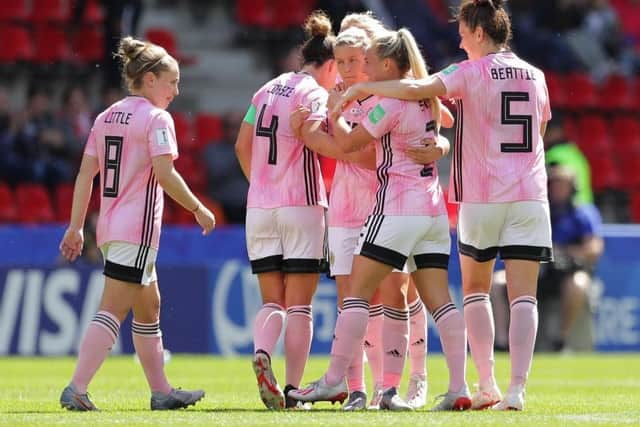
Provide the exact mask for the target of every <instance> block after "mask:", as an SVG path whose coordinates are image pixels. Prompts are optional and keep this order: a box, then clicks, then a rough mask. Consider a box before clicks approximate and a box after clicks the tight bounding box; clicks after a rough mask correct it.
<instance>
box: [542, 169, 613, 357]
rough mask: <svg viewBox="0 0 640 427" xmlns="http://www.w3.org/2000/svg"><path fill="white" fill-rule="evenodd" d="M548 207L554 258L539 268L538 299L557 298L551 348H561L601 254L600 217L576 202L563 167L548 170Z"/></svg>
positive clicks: (571, 173) (571, 182) (569, 174)
mask: <svg viewBox="0 0 640 427" xmlns="http://www.w3.org/2000/svg"><path fill="white" fill-rule="evenodd" d="M548 177H549V178H548V180H549V207H550V210H551V230H552V239H553V255H554V260H553V262H550V263H548V264H546V265H545V266H544V267H543V269H542V270H541V271H540V278H539V282H538V298H539V299H543V300H544V299H548V298H557V297H560V298H561V301H562V326H561V329H560V331H558V332H559V334H558V336H557V337H555V338H554V339H553V343H552V345H553V349H554V350H557V351H560V350H563V349H564V346H565V343H566V341H567V338H568V336H569V333H570V331H571V328H572V326H573V324H574V322H575V320H576V318H577V317H578V315H579V314H580V311H581V310H583V309H584V307H585V306H586V304H587V303H588V295H589V287H590V284H591V276H592V274H593V270H594V268H595V265H596V263H597V261H598V259H599V258H600V255H602V251H603V249H604V243H603V240H602V238H601V237H600V230H599V228H600V225H601V223H602V219H601V218H600V214H599V212H598V209H597V208H596V207H595V206H594V205H591V204H583V205H576V204H575V203H574V201H573V196H574V194H575V191H576V174H575V172H574V171H573V170H571V169H570V168H568V167H567V166H563V165H558V164H555V165H554V164H552V165H549V169H548Z"/></svg>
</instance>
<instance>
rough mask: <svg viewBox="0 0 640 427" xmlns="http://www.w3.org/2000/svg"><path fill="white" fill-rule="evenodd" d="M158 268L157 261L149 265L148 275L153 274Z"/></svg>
mask: <svg viewBox="0 0 640 427" xmlns="http://www.w3.org/2000/svg"><path fill="white" fill-rule="evenodd" d="M154 268H156V263H155V262H154V263H151V264H149V265H147V276H151V275H152V274H153V269H154Z"/></svg>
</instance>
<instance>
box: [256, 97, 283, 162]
mask: <svg viewBox="0 0 640 427" xmlns="http://www.w3.org/2000/svg"><path fill="white" fill-rule="evenodd" d="M265 108H267V104H262V109H260V115H259V116H258V127H256V136H265V137H267V138H269V160H268V163H269V164H270V165H275V164H276V161H277V160H278V145H277V140H276V131H277V130H278V116H276V115H273V116H271V123H269V127H264V126H262V118H263V116H264V110H265Z"/></svg>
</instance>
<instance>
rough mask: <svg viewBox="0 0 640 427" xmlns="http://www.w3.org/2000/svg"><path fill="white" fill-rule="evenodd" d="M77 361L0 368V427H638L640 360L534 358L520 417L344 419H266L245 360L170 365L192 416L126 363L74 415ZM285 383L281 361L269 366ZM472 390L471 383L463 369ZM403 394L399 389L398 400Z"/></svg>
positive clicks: (7, 362) (435, 377)
mask: <svg viewBox="0 0 640 427" xmlns="http://www.w3.org/2000/svg"><path fill="white" fill-rule="evenodd" d="M327 361H328V359H327V358H325V357H314V358H312V359H311V361H310V362H309V364H308V366H307V371H306V375H305V378H304V381H311V380H315V379H317V378H318V377H319V376H320V375H321V374H322V372H323V371H324V369H325V368H326V367H327ZM74 362H75V359H73V358H0V425H6V426H26V425H29V426H38V427H42V426H50V425H65V426H143V425H144V426H152V425H153V426H183V425H185V426H252V425H260V426H298V425H301V426H302V425H305V426H306V425H317V426H320V425H323V426H368V427H370V426H375V425H380V426H393V427H396V426H413V427H416V426H418V425H429V426H460V425H468V426H474V427H475V426H512V425H525V426H536V427H538V426H584V425H616V426H619V425H636V426H638V425H640V357H638V355H637V354H628V355H560V356H555V355H536V356H535V358H534V365H533V372H532V374H531V377H530V380H529V385H528V387H527V400H526V408H525V409H526V410H525V411H524V412H521V413H516V412H510V413H495V412H491V411H483V412H463V413H429V412H427V411H418V412H415V413H390V412H374V411H370V412H359V413H342V412H340V411H339V406H338V405H335V406H332V405H331V404H328V403H326V404H316V405H315V406H314V409H312V410H311V411H286V412H285V411H283V412H270V411H267V410H266V409H265V408H264V407H263V405H262V402H260V400H259V398H258V393H257V388H256V386H255V378H254V376H253V372H252V370H251V366H250V359H249V358H248V357H238V358H230V359H222V358H216V357H210V356H187V355H174V357H173V359H172V360H171V362H170V363H169V364H168V365H167V373H168V375H169V378H170V379H171V381H172V384H174V386H182V387H184V388H203V389H205V390H206V392H207V395H206V396H205V398H204V400H203V401H201V402H200V403H198V404H197V405H196V406H195V407H191V408H189V409H188V410H180V411H172V412H151V411H149V410H148V408H149V392H148V390H147V385H146V382H145V379H144V375H143V373H142V369H141V367H140V365H138V364H137V363H135V362H134V360H133V358H132V357H131V356H119V357H111V358H109V359H108V360H107V362H106V363H105V364H104V366H103V367H102V369H101V371H100V372H99V373H98V375H97V376H96V378H95V379H94V381H93V383H92V384H91V387H90V393H91V395H92V398H93V401H94V403H95V404H96V405H97V406H98V407H99V408H101V409H102V412H100V413H71V412H68V411H66V410H62V409H61V408H60V406H59V404H58V398H59V395H60V391H61V390H62V388H63V387H64V386H65V385H66V384H67V381H68V380H69V377H70V376H71V373H72V371H73V367H74ZM274 366H275V370H276V374H277V376H278V378H283V377H284V369H283V363H282V358H281V357H277V358H275V360H274ZM508 368H509V361H508V358H507V357H506V356H504V355H499V356H498V357H497V361H496V372H497V376H498V380H499V382H500V385H501V387H502V389H503V391H504V389H505V388H506V385H507V382H508ZM428 371H429V404H432V402H433V398H434V397H435V396H436V395H437V394H439V393H441V392H444V391H445V387H446V379H447V374H446V369H445V364H444V359H443V358H442V357H441V356H433V357H430V358H429V361H428ZM467 379H468V381H469V385H470V386H472V385H473V383H474V382H475V380H476V375H475V369H474V368H473V366H472V364H471V363H470V365H469V372H468V375H467ZM405 387H406V379H405V381H404V383H403V389H402V393H403V394H404V388H405Z"/></svg>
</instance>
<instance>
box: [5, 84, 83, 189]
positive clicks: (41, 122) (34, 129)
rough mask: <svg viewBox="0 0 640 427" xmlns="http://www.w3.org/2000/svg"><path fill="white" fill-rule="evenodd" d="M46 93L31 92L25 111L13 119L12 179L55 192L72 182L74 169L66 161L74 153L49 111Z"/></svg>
mask: <svg viewBox="0 0 640 427" xmlns="http://www.w3.org/2000/svg"><path fill="white" fill-rule="evenodd" d="M49 93H50V92H49V90H47V89H46V88H44V87H37V86H35V87H33V88H31V89H30V91H29V95H28V105H27V109H26V110H25V111H23V112H21V113H20V114H19V115H18V116H17V119H16V135H15V139H14V144H13V152H14V154H15V156H16V157H15V165H14V168H15V173H16V176H15V178H14V179H16V180H17V181H31V182H38V183H41V184H45V185H47V186H49V187H50V188H55V186H56V185H57V184H59V183H60V182H69V181H71V180H72V179H73V169H74V168H73V167H72V166H71V163H70V162H69V161H70V160H71V159H72V158H73V155H74V152H75V151H74V149H73V147H72V146H71V143H70V141H67V139H66V138H65V135H64V133H63V131H62V129H61V124H60V121H59V120H57V119H56V116H55V115H54V113H53V111H52V108H51V97H50V95H49Z"/></svg>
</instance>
